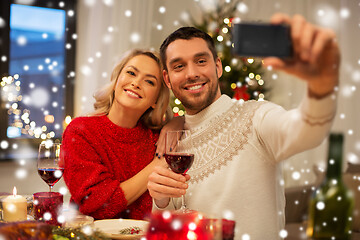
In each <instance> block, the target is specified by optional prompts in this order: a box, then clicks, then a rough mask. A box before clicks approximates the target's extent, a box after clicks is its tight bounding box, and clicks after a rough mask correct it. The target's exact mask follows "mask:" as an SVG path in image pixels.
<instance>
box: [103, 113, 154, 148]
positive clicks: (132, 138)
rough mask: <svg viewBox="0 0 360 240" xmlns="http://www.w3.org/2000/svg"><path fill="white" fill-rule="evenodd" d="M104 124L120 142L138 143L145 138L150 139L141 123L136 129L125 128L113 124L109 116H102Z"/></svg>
mask: <svg viewBox="0 0 360 240" xmlns="http://www.w3.org/2000/svg"><path fill="white" fill-rule="evenodd" d="M102 118H103V121H104V124H105V125H107V126H108V127H109V128H110V129H111V131H112V132H113V134H114V135H115V136H116V137H117V138H118V139H119V140H120V141H127V142H136V141H139V140H140V139H143V138H145V139H146V138H148V137H149V136H148V135H147V134H145V133H146V132H147V133H149V132H150V131H148V130H147V129H146V127H145V126H144V124H143V123H141V121H139V122H138V123H137V125H136V126H135V127H134V128H123V127H120V126H118V125H116V124H115V123H113V122H112V121H111V120H110V119H109V118H108V117H107V115H104V116H102Z"/></svg>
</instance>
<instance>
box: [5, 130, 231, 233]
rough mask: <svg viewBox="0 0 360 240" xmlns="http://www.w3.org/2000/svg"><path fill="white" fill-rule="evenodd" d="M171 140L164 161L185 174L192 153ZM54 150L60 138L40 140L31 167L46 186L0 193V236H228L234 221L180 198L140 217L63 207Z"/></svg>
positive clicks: (60, 168) (57, 155) (59, 167)
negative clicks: (175, 206)
mask: <svg viewBox="0 0 360 240" xmlns="http://www.w3.org/2000/svg"><path fill="white" fill-rule="evenodd" d="M172 134H174V133H172ZM175 134H177V135H178V134H181V135H183V134H188V133H187V132H181V133H175ZM170 139H174V137H173V136H171V137H170ZM177 144H178V142H174V143H173V144H172V145H171V146H172V148H168V150H167V162H168V164H169V167H170V168H171V169H173V171H177V172H181V173H182V174H185V173H186V171H187V170H188V169H189V168H190V167H191V164H192V161H193V155H191V154H190V155H189V154H188V153H183V152H181V151H180V149H181V147H179V146H177ZM60 149H61V144H60V143H53V142H42V143H41V144H40V146H39V152H38V159H37V171H38V175H39V176H40V177H41V179H42V180H43V181H44V182H45V183H46V184H47V185H48V187H49V191H44V192H35V193H33V194H32V195H22V194H21V193H19V192H18V190H17V188H16V186H14V187H13V191H12V194H9V193H4V194H2V195H1V196H0V209H1V214H0V239H2V238H4V239H44V240H45V239H55V240H66V239H99V240H102V239H128V240H136V239H148V240H157V239H174V238H175V239H198V240H210V239H220V240H221V239H223V240H230V239H233V237H234V229H235V222H234V221H230V220H226V219H216V218H213V216H211V217H210V216H206V215H205V214H203V213H200V212H197V211H194V210H191V209H188V208H187V207H186V205H185V199H183V207H182V208H181V209H179V210H177V211H161V212H160V211H159V212H154V213H152V214H150V215H148V217H147V218H146V219H144V220H135V219H102V220H94V218H93V217H91V216H86V215H83V214H81V213H80V212H79V211H78V210H77V209H76V208H74V207H72V206H71V204H69V206H65V205H64V197H63V195H62V194H61V193H59V192H55V191H53V187H54V185H55V184H56V183H57V182H58V181H59V180H60V179H61V178H62V175H63V171H64V163H63V162H62V161H61V160H60ZM175 149H177V150H176V151H175ZM184 160H186V161H184Z"/></svg>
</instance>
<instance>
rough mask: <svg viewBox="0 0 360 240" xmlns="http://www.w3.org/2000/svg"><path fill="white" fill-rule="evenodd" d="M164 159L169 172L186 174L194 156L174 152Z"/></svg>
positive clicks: (166, 155)
mask: <svg viewBox="0 0 360 240" xmlns="http://www.w3.org/2000/svg"><path fill="white" fill-rule="evenodd" d="M165 159H166V162H167V163H168V165H169V167H170V168H171V170H173V171H174V172H176V173H186V172H187V171H188V170H189V168H190V167H191V165H192V163H193V161H194V154H191V153H176V152H174V153H169V154H165Z"/></svg>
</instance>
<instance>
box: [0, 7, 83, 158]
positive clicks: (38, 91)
mask: <svg viewBox="0 0 360 240" xmlns="http://www.w3.org/2000/svg"><path fill="white" fill-rule="evenodd" d="M21 2H24V1H5V2H3V3H2V9H7V11H3V12H2V13H1V14H2V15H1V17H2V19H3V20H2V22H3V24H2V25H3V26H2V27H1V20H0V27H1V31H2V32H1V33H2V34H1V42H0V46H1V48H3V49H4V50H2V52H1V64H2V67H1V76H2V78H1V82H0V84H1V99H0V101H1V115H2V117H1V118H0V123H1V126H0V129H1V135H0V137H1V139H0V144H1V145H0V149H1V155H0V158H1V159H18V158H36V155H37V146H38V144H39V143H40V142H41V141H42V140H45V139H60V138H61V135H62V132H63V126H64V120H65V117H66V116H67V115H72V109H73V107H72V99H73V96H72V95H73V82H74V81H73V80H74V76H75V71H74V69H75V66H74V62H75V61H74V53H75V40H76V34H75V16H74V6H75V5H74V1H38V2H37V1H26V2H32V4H31V5H28V4H23V3H21ZM3 16H5V17H3ZM4 22H5V23H4Z"/></svg>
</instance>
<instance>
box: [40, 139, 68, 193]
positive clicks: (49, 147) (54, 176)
mask: <svg viewBox="0 0 360 240" xmlns="http://www.w3.org/2000/svg"><path fill="white" fill-rule="evenodd" d="M60 150H61V144H60V143H53V142H51V141H44V142H42V143H41V144H40V146H39V154H38V160H37V168H38V173H39V175H40V177H41V178H42V179H43V180H44V182H46V183H47V184H48V185H49V188H50V192H51V190H52V187H53V186H54V185H55V183H57V182H58V181H59V180H60V178H61V177H62V174H63V172H64V163H63V162H61V161H60Z"/></svg>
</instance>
